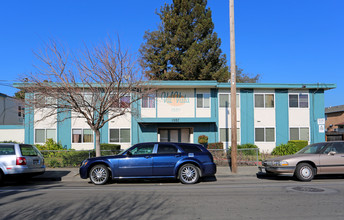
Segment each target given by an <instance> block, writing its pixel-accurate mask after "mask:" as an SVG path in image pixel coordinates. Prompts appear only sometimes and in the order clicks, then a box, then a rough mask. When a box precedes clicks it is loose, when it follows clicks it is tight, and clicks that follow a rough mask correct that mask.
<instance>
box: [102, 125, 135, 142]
mask: <svg viewBox="0 0 344 220" xmlns="http://www.w3.org/2000/svg"><path fill="white" fill-rule="evenodd" d="M115 129H117V130H119V133H118V139H119V142H111V137H110V130H115ZM121 129H129V134H130V137H129V142H120V140H121V133H120V132H121ZM108 143H109V144H131V128H130V127H123V128H109V129H108Z"/></svg>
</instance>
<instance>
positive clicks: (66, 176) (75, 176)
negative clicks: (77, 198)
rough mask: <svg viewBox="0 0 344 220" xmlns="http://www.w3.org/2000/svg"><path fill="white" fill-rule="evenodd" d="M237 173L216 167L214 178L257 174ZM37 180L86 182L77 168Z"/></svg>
mask: <svg viewBox="0 0 344 220" xmlns="http://www.w3.org/2000/svg"><path fill="white" fill-rule="evenodd" d="M237 171H238V172H237V173H232V172H231V169H230V168H229V167H219V166H218V167H217V172H216V175H215V176H216V178H226V177H244V176H246V177H249V176H251V177H254V176H256V174H257V173H258V167H257V166H246V167H238V170H237ZM34 179H37V180H52V181H68V182H80V181H88V180H84V179H81V178H80V176H79V168H47V169H46V171H45V173H44V174H43V175H40V176H36V177H34Z"/></svg>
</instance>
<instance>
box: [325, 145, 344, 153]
mask: <svg viewBox="0 0 344 220" xmlns="http://www.w3.org/2000/svg"><path fill="white" fill-rule="evenodd" d="M331 151H332V152H336V153H337V154H344V143H342V142H338V143H332V144H330V145H329V146H328V147H327V149H326V150H325V151H324V154H328V153H329V152H331Z"/></svg>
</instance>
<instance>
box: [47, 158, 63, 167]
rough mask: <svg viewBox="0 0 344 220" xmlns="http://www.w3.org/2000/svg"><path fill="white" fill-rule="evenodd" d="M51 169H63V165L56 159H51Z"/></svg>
mask: <svg viewBox="0 0 344 220" xmlns="http://www.w3.org/2000/svg"><path fill="white" fill-rule="evenodd" d="M49 167H61V163H60V162H59V161H57V160H56V159H51V160H50V161H49Z"/></svg>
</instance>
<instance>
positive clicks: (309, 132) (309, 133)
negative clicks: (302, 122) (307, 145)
mask: <svg viewBox="0 0 344 220" xmlns="http://www.w3.org/2000/svg"><path fill="white" fill-rule="evenodd" d="M292 128H297V129H298V130H299V139H298V140H291V139H290V129H292ZM301 128H308V140H301V139H300V137H301ZM310 135H311V130H310V128H309V127H289V139H288V140H289V141H308V142H309V140H310Z"/></svg>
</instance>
